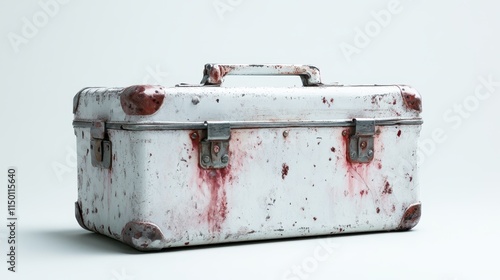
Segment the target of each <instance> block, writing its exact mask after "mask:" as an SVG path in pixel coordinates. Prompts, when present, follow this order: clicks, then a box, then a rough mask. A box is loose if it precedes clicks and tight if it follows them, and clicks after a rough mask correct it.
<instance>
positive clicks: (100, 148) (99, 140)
mask: <svg viewBox="0 0 500 280" xmlns="http://www.w3.org/2000/svg"><path fill="white" fill-rule="evenodd" d="M90 137H91V138H90V150H91V158H92V166H94V167H101V168H107V169H109V168H111V141H109V139H108V135H107V133H106V123H105V122H104V121H95V122H92V126H91V127H90Z"/></svg>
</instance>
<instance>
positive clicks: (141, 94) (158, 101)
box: [120, 85, 165, 116]
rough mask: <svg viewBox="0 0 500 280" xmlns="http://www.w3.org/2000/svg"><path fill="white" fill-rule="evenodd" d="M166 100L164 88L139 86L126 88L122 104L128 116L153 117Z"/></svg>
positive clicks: (122, 96) (121, 96) (122, 95)
mask: <svg viewBox="0 0 500 280" xmlns="http://www.w3.org/2000/svg"><path fill="white" fill-rule="evenodd" d="M164 98H165V90H164V88H163V87H162V86H152V85H137V86H131V87H128V88H125V89H124V90H123V92H122V93H121V95H120V103H121V106H122V109H123V111H124V112H125V114H127V115H140V116H145V115H152V114H154V113H156V111H158V109H160V107H161V105H162V104H163V99H164Z"/></svg>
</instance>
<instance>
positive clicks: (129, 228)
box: [122, 221, 165, 251]
mask: <svg viewBox="0 0 500 280" xmlns="http://www.w3.org/2000/svg"><path fill="white" fill-rule="evenodd" d="M122 241H123V242H125V243H126V244H128V245H130V246H131V247H133V248H135V249H137V250H139V251H153V250H161V249H163V245H164V244H165V236H164V235H163V233H162V232H161V229H160V228H159V227H158V226H157V225H155V224H153V223H150V222H140V221H132V222H128V223H127V224H126V225H125V227H123V229H122Z"/></svg>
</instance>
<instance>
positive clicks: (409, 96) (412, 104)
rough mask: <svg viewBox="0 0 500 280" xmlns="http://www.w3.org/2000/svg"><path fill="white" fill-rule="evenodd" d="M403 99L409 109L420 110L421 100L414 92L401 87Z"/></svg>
mask: <svg viewBox="0 0 500 280" xmlns="http://www.w3.org/2000/svg"><path fill="white" fill-rule="evenodd" d="M402 94H403V100H404V102H405V104H406V106H407V107H408V108H409V109H413V110H415V111H418V112H422V100H421V99H420V97H419V96H417V95H416V94H414V93H410V92H406V91H405V88H403V89H402Z"/></svg>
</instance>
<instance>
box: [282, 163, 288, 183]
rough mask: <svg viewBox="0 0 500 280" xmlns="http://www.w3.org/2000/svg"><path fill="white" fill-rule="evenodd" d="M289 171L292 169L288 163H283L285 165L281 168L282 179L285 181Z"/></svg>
mask: <svg viewBox="0 0 500 280" xmlns="http://www.w3.org/2000/svg"><path fill="white" fill-rule="evenodd" d="M289 169H290V167H289V166H288V165H287V164H286V163H283V165H282V166H281V178H282V179H283V180H285V177H286V176H287V175H288V170H289Z"/></svg>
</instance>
